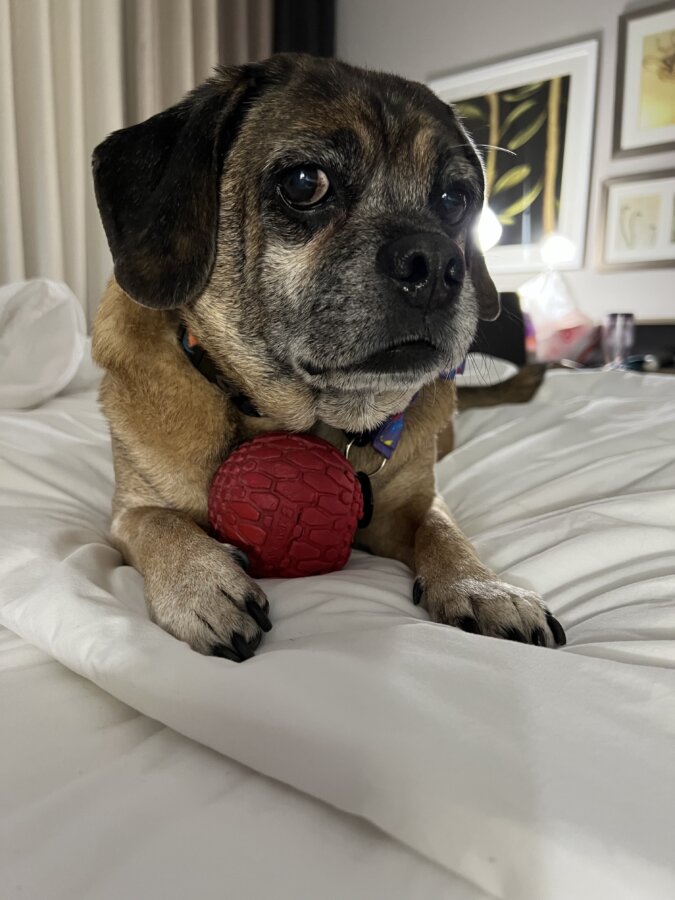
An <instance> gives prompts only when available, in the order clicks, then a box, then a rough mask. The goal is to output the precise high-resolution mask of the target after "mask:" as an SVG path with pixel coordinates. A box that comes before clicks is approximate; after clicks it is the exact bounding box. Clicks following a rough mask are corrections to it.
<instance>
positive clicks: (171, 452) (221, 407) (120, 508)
mask: <svg viewBox="0 0 675 900" xmlns="http://www.w3.org/2000/svg"><path fill="white" fill-rule="evenodd" d="M249 115H250V117H251V119H252V120H255V115H256V107H255V105H254V106H253V107H252V111H251V113H250V114H249ZM332 115H333V121H334V119H335V117H336V116H338V115H342V116H344V118H345V120H346V121H347V122H349V121H354V122H355V123H357V127H356V129H355V130H356V131H357V133H358V134H359V135H360V139H361V140H362V141H363V144H364V146H366V148H367V149H368V147H369V146H372V145H373V144H374V143H376V140H375V138H374V136H373V127H375V128H377V125H375V126H373V125H372V124H371V125H370V126H368V125H367V124H364V115H363V111H360V112H359V113H358V115H356V114H355V110H354V107H353V105H352V104H350V103H349V102H348V100H347V99H345V101H344V102H342V101H341V103H340V104H338V105H337V106H336V107H335V108H334V109H333V113H332ZM308 120H309V121H308V122H306V123H305V130H306V129H307V128H310V129H311V128H313V129H315V130H316V131H317V133H320V132H321V130H322V128H324V127H325V125H324V121H323V117H321V116H317V117H316V119H315V120H314V121H312V119H311V117H308ZM422 121H423V120H422ZM247 128H249V125H248V124H247V125H246V127H244V129H243V133H242V134H243V136H242V138H241V140H240V141H238V143H237V144H236V145H235V147H234V149H233V151H232V154H231V157H230V158H229V160H228V165H227V168H226V171H225V173H224V175H223V178H222V182H221V190H220V195H221V204H220V222H219V230H218V242H217V247H216V258H215V264H214V267H213V270H212V273H211V275H210V277H209V279H208V282H207V283H206V285H205V287H204V289H203V290H202V291H201V293H200V294H199V296H198V297H197V299H196V300H195V301H194V302H192V303H190V304H188V305H186V306H184V307H182V308H179V309H177V308H169V309H153V308H148V307H147V306H144V305H140V304H139V303H137V302H135V300H134V299H132V298H131V297H130V296H129V295H128V294H127V293H125V291H124V290H123V289H122V287H120V285H119V284H118V283H117V282H116V280H115V279H113V280H112V281H111V283H110V284H109V286H108V289H107V291H106V293H105V295H104V297H103V300H102V302H101V305H100V308H99V312H98V316H97V319H96V324H95V328H94V337H93V353H94V357H95V359H96V361H97V362H98V364H99V365H100V366H102V367H103V368H104V369H105V370H106V374H105V376H104V379H103V383H102V388H101V403H102V406H103V409H104V412H105V414H106V416H107V418H108V420H109V422H110V428H111V434H112V442H113V452H114V460H115V476H116V489H115V496H114V502H113V521H112V535H113V539H114V541H115V542H116V544H117V545H118V546H119V548H120V549H121V550H122V552H123V553H124V555H125V557H126V558H127V559H128V560H129V562H131V563H132V564H133V565H134V566H136V567H137V568H138V570H139V571H140V572H141V573H143V575H144V576H145V590H146V598H147V603H148V609H149V611H150V615H151V616H152V618H153V619H154V620H155V621H156V622H158V623H159V624H160V625H162V627H164V628H165V629H167V630H168V631H170V632H171V633H172V634H174V635H175V636H176V637H178V638H180V639H182V640H185V641H187V642H188V643H189V644H190V645H191V646H192V647H193V648H194V649H195V650H198V651H200V652H202V653H211V652H217V653H218V652H219V651H222V655H225V656H229V657H230V658H239V659H244V658H247V657H248V656H250V655H251V654H252V653H253V651H254V650H255V648H256V647H257V645H258V643H259V641H260V639H261V636H262V635H261V627H266V625H265V621H266V615H267V610H268V603H267V600H266V598H265V596H264V594H263V592H262V590H261V589H260V587H259V586H258V585H257V584H256V583H255V582H254V581H253V580H252V579H251V578H249V577H248V575H246V574H245V572H244V571H243V570H242V568H241V565H240V564H239V560H238V559H237V556H236V553H235V551H234V549H233V548H231V547H229V546H228V545H224V544H220V543H218V542H217V541H215V540H214V539H213V538H211V537H210V536H209V535H208V533H207V531H206V529H207V526H208V521H207V493H208V488H209V484H210V481H211V479H212V477H213V474H214V472H215V470H216V468H217V467H218V465H219V464H220V462H221V461H222V460H223V459H224V458H225V457H226V456H227V454H228V453H229V452H230V451H231V450H232V449H233V448H234V447H235V446H237V445H238V444H240V443H241V442H242V441H245V440H247V439H249V438H252V437H254V436H255V435H257V434H260V433H262V432H265V431H278V430H293V431H308V432H314V433H318V434H320V435H321V436H322V437H324V438H326V439H328V440H330V441H331V442H332V443H334V444H335V445H336V446H338V447H339V448H340V449H344V448H345V445H346V440H347V439H346V437H345V435H344V432H342V431H341V430H339V429H338V428H337V427H334V422H333V420H335V419H336V418H338V419H339V418H340V417H341V416H342V418H345V420H347V421H351V418H350V417H353V416H356V417H357V419H358V422H359V424H360V425H361V427H368V426H369V424H373V423H369V421H368V416H369V415H370V416H375V418H376V420H377V419H380V420H381V418H382V417H383V416H386V415H388V414H390V413H392V412H395V411H397V408H400V404H401V403H402V402H403V405H405V404H406V403H407V402H408V401H409V400H410V399H411V397H412V395H413V393H414V392H415V390H416V388H417V386H416V385H413V386H411V388H410V390H409V391H408V392H407V394H405V396H404V397H403V401H402V396H403V395H402V393H401V391H400V390H398V389H397V390H389V391H388V390H386V389H383V390H382V391H380V392H379V393H377V394H375V395H373V396H372V397H370V400H369V404H368V405H366V406H363V407H359V408H358V410H357V409H356V407H355V408H354V410H352V411H350V412H349V413H347V412H344V411H343V410H341V408H340V402H341V401H340V400H339V396H341V395H338V399H335V398H334V399H333V400H332V401H331V402H330V403H328V402H326V403H325V405H324V406H322V405H321V402H319V401H317V393H316V391H313V390H310V388H309V387H308V386H307V385H306V384H304V383H302V382H301V381H299V380H298V379H297V378H295V377H293V376H292V375H290V374H286V373H285V372H284V371H283V370H279V371H276V370H273V369H272V368H271V364H270V362H269V359H268V358H267V357H266V354H265V350H264V346H263V343H262V339H260V340H258V338H257V337H256V336H255V335H252V334H250V333H249V334H248V335H244V334H243V333H242V328H243V323H244V315H245V313H244V302H243V299H242V298H243V297H244V293H243V291H244V287H243V286H242V285H245V283H246V281H247V279H249V278H252V277H253V276H252V274H250V273H249V269H245V270H244V271H243V272H242V271H241V270H240V268H239V266H238V264H237V263H236V260H237V259H238V256H237V254H238V252H239V251H238V247H239V241H240V240H243V242H244V244H245V246H246V260H247V265H248V264H250V265H257V264H258V262H259V261H261V260H263V258H264V259H265V260H266V263H265V264H266V266H267V270H266V271H267V276H266V277H267V278H270V279H271V278H276V279H279V278H285V279H286V281H287V282H291V283H293V282H294V281H298V280H300V279H302V278H303V277H304V278H306V277H307V276H308V272H309V270H311V269H312V268H313V267H315V266H319V265H320V263H321V259H322V254H323V253H324V252H325V248H326V247H327V246H328V245H329V244H330V242H331V241H332V240H333V233H334V230H335V229H336V228H337V227H339V226H338V225H337V224H332V225H329V226H328V227H326V228H324V229H323V230H321V231H319V232H318V233H317V234H316V236H315V237H314V238H312V240H310V241H309V242H307V243H305V244H304V246H303V247H301V248H298V250H297V251H295V252H293V251H292V250H289V249H288V247H285V248H283V247H281V246H277V247H275V246H272V247H270V246H269V245H270V239H269V237H267V236H266V235H265V232H264V229H263V227H262V223H261V221H260V218H259V216H258V215H257V214H256V212H255V209H256V204H255V201H254V200H253V198H252V197H251V195H250V193H249V191H250V185H249V184H248V183H247V181H246V179H245V178H242V175H243V173H245V172H246V167H247V157H248V156H250V154H251V152H252V149H251V141H252V140H253V139H254V136H255V135H256V134H257V133H258V132H256V130H255V128H256V124H255V121H253V123H252V124H251V125H250V129H251V130H250V131H247ZM288 140H289V141H291V140H292V135H291V137H289V138H288ZM432 145H433V133H432V132H431V131H429V130H427V128H426V125H425V124H424V123H423V124H422V125H421V127H420V131H419V132H418V134H417V136H416V137H414V139H413V143H412V147H413V149H414V154H415V158H416V159H417V165H418V166H419V167H420V168H423V167H424V166H425V165H426V162H425V160H427V159H428V158H429V156H430V153H431V151H430V149H429V148H430V147H432ZM462 165H463V166H468V163H465V162H463V163H462ZM406 189H407V190H409V188H406ZM244 210H246V212H244ZM242 223H243V224H242ZM240 233H243V237H241V238H239V236H238V235H239V234H240ZM186 240H187V238H186ZM270 273H272V274H270ZM274 273H276V274H274ZM476 289H477V290H478V288H476ZM166 305H167V306H172V304H170V303H167V304H166ZM181 322H182V323H184V324H185V325H186V326H187V327H188V328H189V330H190V331H191V333H192V334H193V335H194V336H195V338H196V339H197V340H198V341H199V343H200V344H201V345H202V346H204V347H205V348H206V350H207V351H208V352H209V353H210V354H211V355H212V357H213V358H214V359H215V360H216V361H217V363H218V365H219V368H220V369H221V370H222V372H223V374H224V375H225V376H226V377H227V378H230V379H232V381H233V382H234V383H235V384H236V385H237V386H238V387H239V388H240V389H241V390H242V391H244V392H245V393H246V394H247V395H249V396H250V397H251V398H252V400H253V402H254V403H255V404H256V406H257V407H258V408H259V410H260V411H261V412H262V413H263V414H264V415H263V417H261V418H253V417H250V416H246V415H244V414H243V413H241V412H240V411H239V410H238V409H237V408H236V407H235V406H234V405H233V403H232V402H231V400H230V398H229V397H228V395H227V394H226V393H223V392H222V391H221V390H220V389H219V388H218V387H216V386H215V385H213V384H211V383H210V382H209V381H207V380H206V379H205V378H204V377H203V376H202V375H201V374H200V373H199V372H198V371H197V370H196V369H194V368H193V367H192V365H191V364H190V362H189V361H188V360H187V358H186V356H185V354H184V353H183V351H182V349H181V347H180V345H179V343H178V340H177V330H178V327H179V324H180V323H181ZM263 324H264V322H263ZM344 402H345V403H347V402H348V400H345V401H344ZM331 404H332V405H331ZM397 404H398V406H397ZM371 409H374V412H366V410H371ZM455 409H456V392H455V388H454V385H453V384H452V383H449V382H446V381H442V380H435V381H432V382H431V383H428V384H426V385H425V386H424V387H423V388H422V390H421V393H420V396H419V397H418V399H417V400H416V402H415V403H414V404H413V405H412V406H410V408H409V409H408V411H407V413H406V428H405V431H404V435H403V439H402V440H401V443H400V445H399V447H398V449H397V451H396V454H395V455H394V457H393V458H392V460H390V461H389V462H388V463H387V465H386V466H385V468H384V469H383V470H382V472H380V473H379V474H378V475H377V476H376V477H374V478H373V489H374V498H375V514H374V517H373V520H372V523H371V524H370V526H369V527H368V528H366V529H363V530H362V531H359V532H358V535H357V542H358V546H360V547H363V548H364V549H367V550H370V551H372V552H373V553H376V554H379V555H383V556H387V557H391V558H395V559H398V560H401V561H402V562H404V563H405V564H406V565H408V566H409V567H410V568H411V570H412V571H413V572H414V574H415V576H416V577H417V582H416V599H421V602H422V605H423V606H424V607H425V608H426V609H427V611H428V613H429V615H430V617H431V618H432V620H434V621H436V622H444V623H447V624H450V625H459V626H460V627H464V628H465V629H466V630H471V631H479V632H481V633H484V634H489V635H496V636H500V635H501V636H506V637H508V636H514V635H519V636H518V637H515V639H520V640H531V641H534V642H535V643H541V644H544V643H546V644H549V645H553V644H554V643H555V641H554V639H553V635H552V634H551V632H550V631H549V628H548V627H547V617H548V614H547V611H546V608H545V607H544V605H543V604H542V602H541V600H540V599H539V598H538V597H537V595H535V594H533V593H531V592H529V591H525V590H523V589H521V588H518V587H513V586H510V585H508V584H505V583H504V582H502V581H500V580H499V579H498V578H497V576H496V575H495V574H494V573H493V572H491V571H490V570H489V569H487V568H486V567H485V566H484V565H483V564H482V563H481V562H480V560H479V559H478V557H477V555H476V552H475V551H474V549H473V547H472V546H471V544H470V543H469V541H468V540H467V539H466V538H465V537H464V535H463V534H462V532H461V531H460V530H459V528H458V527H457V525H456V524H455V523H454V522H453V520H452V518H451V516H450V514H449V512H448V510H447V509H446V508H445V505H444V504H443V502H442V501H441V499H440V498H439V497H438V496H437V494H436V491H435V484H434V474H433V466H434V463H435V461H436V457H437V453H438V440H437V436H438V435H439V434H442V435H443V437H442V444H443V448H444V449H448V448H449V447H450V446H451V443H452V435H451V430H450V429H451V426H449V425H448V423H450V422H451V421H452V417H453V414H454V412H455ZM359 416H360V418H358V417H359ZM350 458H351V459H352V461H353V462H354V465H355V467H356V468H357V469H360V470H364V471H372V470H375V469H376V468H377V467H378V466H379V464H380V461H381V458H380V457H379V455H378V454H377V453H376V452H375V451H374V450H373V449H371V448H363V449H356V448H354V449H353V450H352V454H351V456H350ZM261 622H262V623H263V624H262V626H261ZM228 648H229V649H228ZM232 648H234V653H233V650H232Z"/></svg>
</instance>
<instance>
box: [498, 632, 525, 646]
mask: <svg viewBox="0 0 675 900" xmlns="http://www.w3.org/2000/svg"><path fill="white" fill-rule="evenodd" d="M502 637H503V638H506V640H507V641H518V643H519V644H526V643H527V640H526V639H525V635H524V634H523V632H522V631H519V630H518V629H517V628H503V629H502Z"/></svg>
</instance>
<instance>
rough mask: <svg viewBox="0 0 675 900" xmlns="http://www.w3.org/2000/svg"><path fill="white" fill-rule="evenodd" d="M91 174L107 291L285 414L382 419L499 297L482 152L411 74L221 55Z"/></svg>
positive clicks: (451, 355)
mask: <svg viewBox="0 0 675 900" xmlns="http://www.w3.org/2000/svg"><path fill="white" fill-rule="evenodd" d="M94 178H95V185H96V193H97V199H98V203H99V208H100V211H101V216H102V219H103V224H104V226H105V229H106V233H107V236H108V241H109V244H110V248H111V251H112V255H113V259H114V262H115V276H116V279H117V281H118V283H119V285H120V286H121V287H122V288H123V289H124V291H125V292H126V293H127V294H129V296H130V297H132V298H133V299H134V300H136V301H137V302H138V303H140V304H143V305H145V306H149V307H153V308H161V309H171V308H179V307H180V308H181V310H180V314H181V316H182V317H183V319H185V320H186V321H187V322H188V323H189V324H190V326H191V327H192V329H193V330H194V331H195V333H196V335H197V337H198V338H199V339H200V341H201V342H202V343H203V344H204V345H205V347H206V349H207V350H208V351H209V352H210V354H211V355H212V356H213V357H214V359H215V360H216V362H217V363H218V364H219V365H220V366H221V367H222V368H223V369H224V371H225V372H226V373H228V374H230V375H231V376H233V377H234V379H235V381H237V380H238V382H239V384H240V386H241V387H242V388H244V389H245V390H246V392H247V393H249V394H251V396H252V398H253V400H254V402H256V403H257V405H258V406H259V407H260V408H261V409H262V410H263V411H265V412H269V413H276V414H277V415H279V414H280V413H279V410H280V409H283V410H284V411H285V413H284V414H282V418H286V419H287V420H288V424H289V425H292V426H294V427H308V425H309V424H310V423H311V422H313V421H314V420H315V419H317V418H320V419H323V420H324V421H327V422H328V423H329V424H332V425H335V426H337V427H342V428H348V429H352V430H356V429H361V428H367V427H372V426H374V425H376V424H378V423H379V422H381V421H382V419H383V418H385V417H386V416H387V415H389V414H391V413H392V412H396V411H397V410H398V409H400V408H402V407H403V406H405V404H406V402H407V401H408V400H409V399H410V397H411V396H412V394H413V393H414V392H415V391H416V390H418V389H419V387H420V386H421V385H422V384H424V383H426V382H429V381H431V380H432V379H433V378H434V377H435V376H436V375H437V374H438V373H439V372H440V371H441V370H443V369H447V368H450V367H452V366H455V365H457V364H458V363H459V362H460V361H461V360H462V358H463V357H464V355H465V354H466V352H467V350H468V348H469V344H470V343H471V340H472V338H473V334H474V331H475V328H476V325H477V321H478V319H479V318H486V319H491V318H494V317H495V316H496V315H497V314H498V311H499V300H498V295H497V292H496V290H495V288H494V285H493V284H492V281H491V280H490V277H489V275H488V273H487V269H486V267H485V263H484V261H483V257H482V255H481V253H480V251H479V249H478V247H477V246H476V243H475V240H474V237H473V231H474V228H475V225H476V222H477V218H478V216H479V214H480V212H481V209H482V206H483V195H484V181H483V170H482V166H481V162H480V160H479V158H478V155H477V153H476V151H475V149H474V146H473V144H472V143H471V141H470V139H469V138H468V136H467V134H466V133H465V131H464V130H463V128H462V127H461V125H460V124H459V122H458V121H457V119H456V117H455V115H454V113H453V111H452V109H451V108H450V107H448V106H447V105H446V104H444V103H443V102H442V101H441V100H439V99H438V98H437V97H436V96H435V95H434V94H433V93H432V92H431V91H429V90H428V89H427V88H425V87H424V86H422V85H420V84H415V83H412V82H409V81H406V80H404V79H401V78H398V77H395V76H392V75H383V74H379V73H374V72H367V71H363V70H360V69H355V68H352V67H350V66H347V65H345V64H342V63H339V62H336V61H334V60H322V59H314V58H312V57H308V56H295V55H281V56H276V57H273V58H272V59H271V60H269V61H268V62H266V63H262V64H258V65H250V66H243V67H240V68H232V69H229V68H228V69H222V70H220V71H219V72H218V74H217V75H216V76H215V77H214V78H212V79H210V80H209V81H207V82H206V83H205V84H203V85H202V86H201V87H199V88H197V89H196V90H195V91H193V92H192V93H191V94H189V95H188V96H187V97H186V98H185V99H184V100H183V101H181V102H180V103H179V104H178V105H176V106H174V107H172V108H171V109H168V110H166V111H165V112H163V113H160V114H159V115H157V116H154V117H153V118H151V119H149V120H148V121H146V122H143V123H141V124H140V125H135V126H133V127H131V128H127V129H124V130H122V131H119V132H116V133H114V134H112V135H111V136H110V137H109V138H108V139H107V140H106V141H104V142H103V143H102V144H101V145H100V146H99V147H98V148H97V149H96V151H95V153H94ZM271 403H273V405H274V407H275V408H274V409H270V408H269V407H270V404H271Z"/></svg>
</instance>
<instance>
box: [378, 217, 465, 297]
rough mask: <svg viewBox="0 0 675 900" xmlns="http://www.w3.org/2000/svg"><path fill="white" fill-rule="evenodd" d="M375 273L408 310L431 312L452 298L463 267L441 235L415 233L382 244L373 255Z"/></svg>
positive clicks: (451, 243)
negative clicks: (388, 283) (374, 257)
mask: <svg viewBox="0 0 675 900" xmlns="http://www.w3.org/2000/svg"><path fill="white" fill-rule="evenodd" d="M377 267H378V269H379V271H380V272H381V273H382V274H383V275H385V276H386V277H387V278H388V279H389V280H390V281H391V282H393V283H394V285H395V287H396V289H397V290H398V292H399V294H400V295H401V296H402V297H403V299H404V300H405V302H406V303H408V304H409V305H410V306H412V307H417V308H419V309H423V310H424V311H425V312H431V311H432V310H434V309H437V308H440V307H442V306H444V305H445V304H447V303H449V302H451V301H452V300H454V299H455V297H456V296H457V294H458V293H459V290H460V288H461V287H462V284H463V282H464V275H465V274H466V267H465V264H464V254H463V253H462V250H461V249H460V247H459V246H458V245H457V244H456V243H455V242H454V241H453V240H451V239H450V238H449V237H448V236H447V235H445V234H436V233H432V232H419V233H417V234H407V235H405V236H404V237H399V238H396V240H393V241H391V242H390V243H388V244H385V245H384V247H381V248H380V250H379V252H378V254H377Z"/></svg>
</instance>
